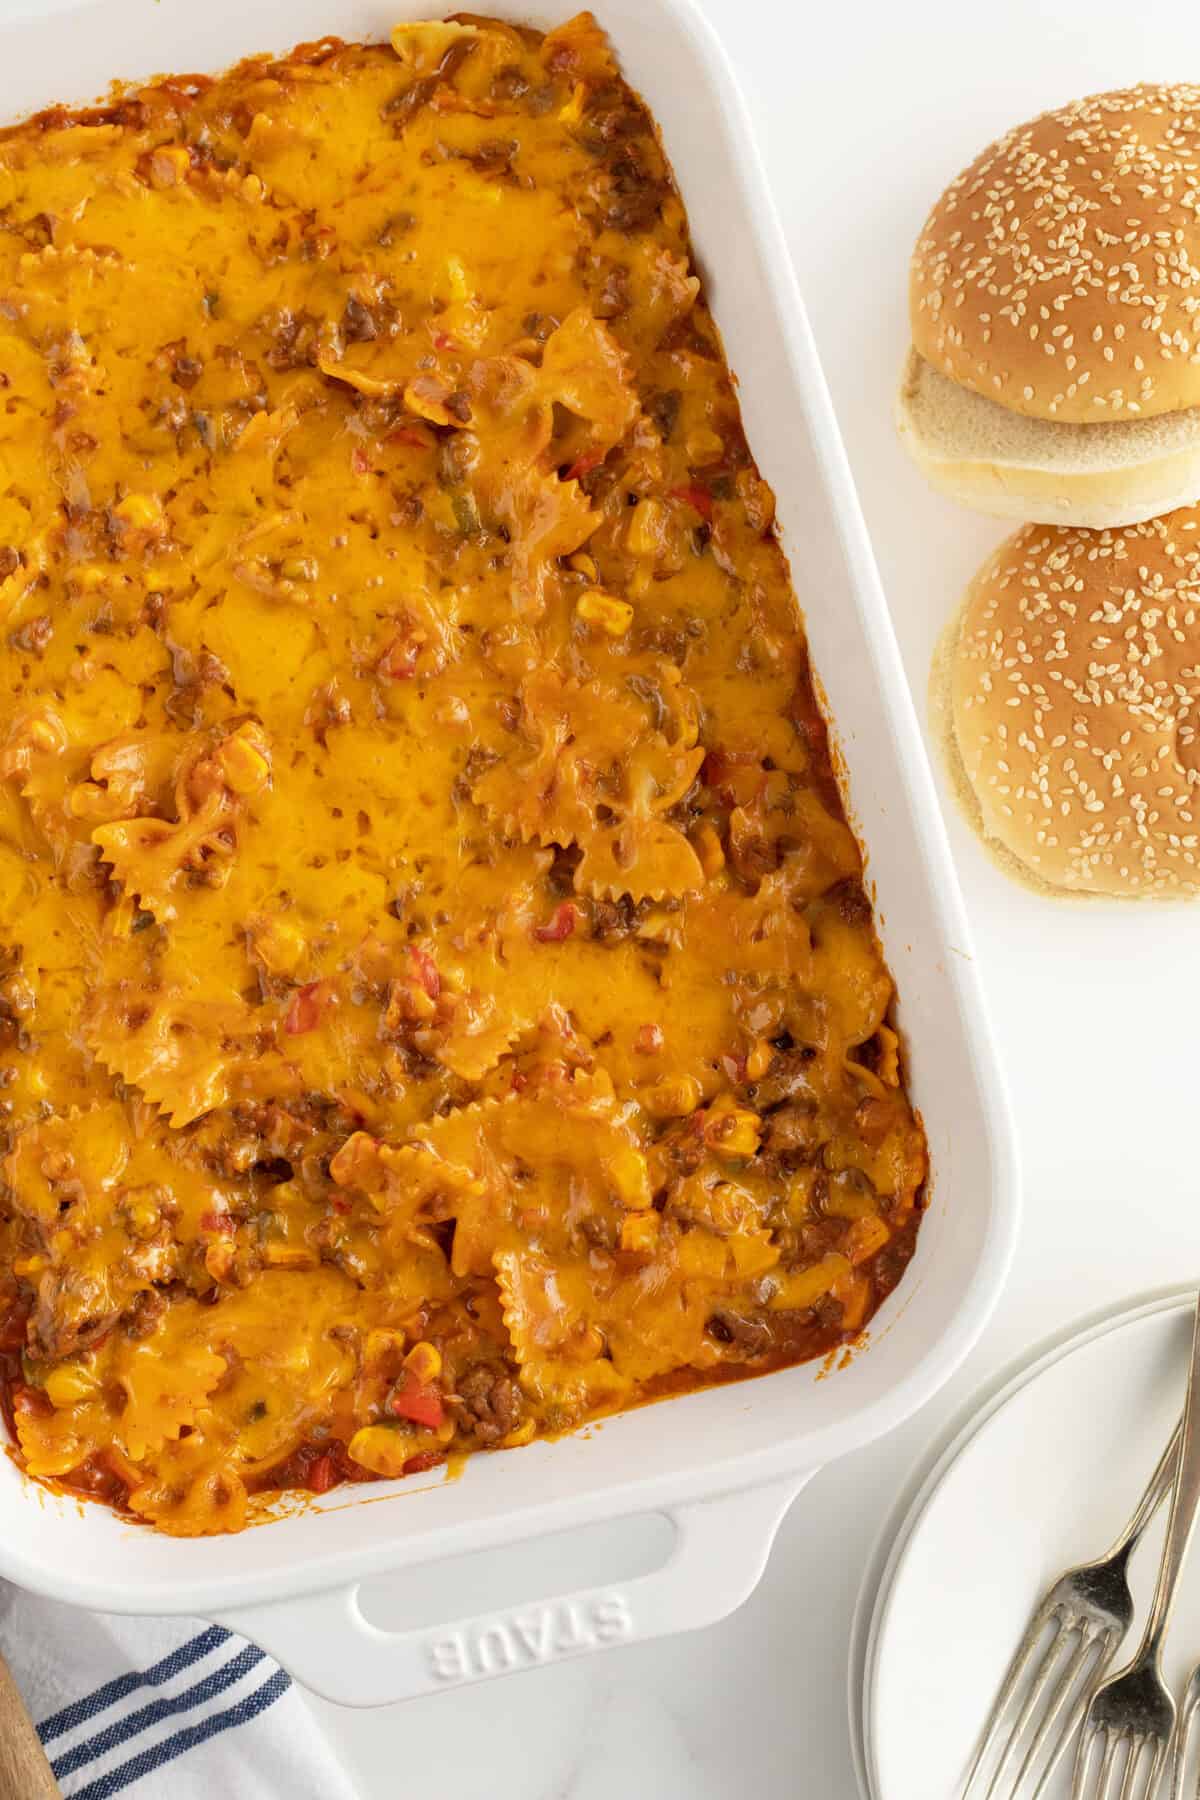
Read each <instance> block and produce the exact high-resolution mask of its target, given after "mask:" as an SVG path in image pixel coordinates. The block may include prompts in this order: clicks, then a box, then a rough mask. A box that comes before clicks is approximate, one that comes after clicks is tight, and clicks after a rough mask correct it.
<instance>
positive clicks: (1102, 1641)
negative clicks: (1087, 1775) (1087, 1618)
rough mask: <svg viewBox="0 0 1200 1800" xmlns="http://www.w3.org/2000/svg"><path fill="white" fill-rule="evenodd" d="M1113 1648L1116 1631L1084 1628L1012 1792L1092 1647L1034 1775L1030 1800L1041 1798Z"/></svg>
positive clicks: (1018, 1787) (1016, 1791)
mask: <svg viewBox="0 0 1200 1800" xmlns="http://www.w3.org/2000/svg"><path fill="white" fill-rule="evenodd" d="M1116 1648H1117V1637H1116V1633H1115V1632H1114V1631H1112V1630H1111V1629H1110V1630H1108V1631H1100V1632H1096V1633H1095V1634H1094V1635H1093V1636H1092V1637H1091V1638H1088V1637H1087V1635H1086V1630H1085V1632H1084V1634H1083V1636H1082V1639H1081V1642H1080V1646H1079V1649H1078V1650H1077V1651H1076V1653H1075V1655H1074V1656H1073V1657H1072V1659H1071V1663H1070V1665H1069V1666H1068V1671H1067V1674H1066V1675H1065V1676H1064V1677H1063V1680H1062V1682H1061V1683H1060V1684H1059V1689H1058V1692H1057V1693H1056V1694H1055V1696H1054V1700H1053V1702H1052V1704H1051V1705H1050V1707H1049V1708H1048V1709H1047V1712H1046V1716H1045V1718H1044V1719H1043V1720H1042V1723H1041V1725H1040V1726H1039V1727H1038V1731H1037V1733H1036V1735H1035V1737H1034V1739H1033V1742H1032V1743H1031V1744H1030V1746H1029V1748H1028V1750H1027V1751H1026V1752H1025V1759H1024V1761H1023V1762H1022V1764H1021V1767H1020V1769H1019V1771H1018V1773H1017V1779H1016V1780H1015V1781H1014V1783H1013V1790H1012V1791H1013V1793H1014V1794H1019V1793H1020V1791H1021V1784H1022V1783H1023V1782H1024V1780H1025V1778H1026V1776H1028V1775H1030V1774H1031V1773H1032V1771H1033V1767H1034V1764H1035V1761H1036V1758H1037V1756H1038V1754H1039V1752H1040V1751H1041V1748H1042V1746H1043V1745H1044V1743H1045V1741H1046V1739H1047V1737H1048V1736H1049V1734H1050V1730H1051V1727H1052V1726H1053V1724H1054V1721H1055V1719H1056V1718H1057V1716H1058V1714H1059V1712H1060V1711H1061V1710H1062V1708H1063V1706H1064V1705H1065V1703H1066V1700H1067V1697H1068V1695H1069V1693H1070V1688H1071V1683H1072V1681H1073V1680H1074V1679H1075V1677H1076V1676H1077V1675H1078V1673H1079V1671H1080V1670H1081V1669H1082V1668H1083V1667H1084V1666H1085V1665H1086V1662H1087V1658H1088V1656H1089V1655H1090V1654H1091V1652H1092V1651H1093V1650H1094V1651H1095V1652H1096V1655H1095V1658H1094V1660H1093V1662H1092V1666H1091V1668H1090V1669H1089V1670H1088V1671H1087V1673H1086V1674H1085V1675H1084V1677H1083V1679H1082V1681H1080V1683H1079V1687H1078V1690H1077V1692H1076V1695H1075V1700H1074V1704H1073V1705H1072V1706H1071V1708H1070V1710H1069V1712H1068V1713H1067V1716H1066V1718H1065V1719H1064V1720H1063V1723H1062V1725H1061V1727H1060V1729H1059V1734H1058V1741H1057V1742H1056V1744H1055V1745H1054V1748H1053V1749H1052V1750H1051V1752H1050V1754H1049V1756H1048V1757H1047V1759H1046V1762H1045V1765H1044V1766H1043V1769H1042V1773H1041V1775H1040V1776H1039V1778H1038V1784H1037V1786H1036V1787H1035V1788H1034V1790H1033V1793H1032V1795H1031V1796H1030V1800H1042V1795H1043V1794H1044V1793H1045V1791H1046V1789H1047V1788H1048V1787H1049V1785H1050V1782H1051V1780H1052V1779H1053V1776H1054V1771H1055V1770H1056V1769H1057V1768H1058V1765H1059V1763H1060V1762H1061V1761H1062V1758H1063V1753H1064V1752H1065V1751H1066V1750H1067V1749H1068V1748H1069V1747H1070V1743H1071V1739H1072V1738H1073V1737H1074V1736H1075V1733H1076V1732H1077V1731H1078V1730H1079V1726H1080V1723H1081V1721H1082V1719H1083V1715H1084V1713H1085V1712H1086V1711H1087V1707H1088V1701H1089V1700H1090V1699H1091V1697H1092V1694H1093V1692H1094V1690H1095V1688H1096V1685H1097V1683H1098V1682H1099V1680H1100V1677H1101V1675H1103V1673H1104V1671H1105V1669H1106V1668H1107V1667H1108V1665H1109V1663H1110V1662H1111V1661H1112V1658H1113V1655H1114V1653H1115V1651H1116ZM1197 1800H1200V1796H1197Z"/></svg>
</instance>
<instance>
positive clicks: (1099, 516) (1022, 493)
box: [896, 348, 1200, 530]
mask: <svg viewBox="0 0 1200 1800" xmlns="http://www.w3.org/2000/svg"><path fill="white" fill-rule="evenodd" d="M896 424H897V427H898V429H899V433H900V438H901V441H902V443H903V444H904V446H905V449H906V450H907V451H908V453H909V455H910V456H911V457H912V459H913V461H914V462H915V463H916V464H917V466H918V468H919V469H920V470H921V471H922V473H923V474H924V475H925V478H926V480H927V481H928V482H929V483H930V485H931V486H932V487H935V488H936V489H937V490H938V491H939V493H943V494H946V495H948V496H949V497H950V499H952V500H957V501H959V502H960V504H961V505H963V506H969V507H971V508H973V509H974V510H975V511H976V512H984V513H990V514H992V515H993V516H994V517H996V518H1000V519H1016V520H1021V521H1032V522H1033V523H1034V524H1038V525H1083V526H1089V527H1091V528H1093V529H1097V530H1103V529H1105V528H1108V527H1113V526H1120V525H1137V524H1140V523H1142V521H1144V520H1146V519H1153V518H1156V517H1157V516H1158V515H1159V514H1160V513H1165V512H1171V511H1173V510H1174V509H1175V508H1176V507H1178V506H1189V505H1191V504H1192V503H1193V502H1195V501H1196V500H1197V499H1200V407H1189V408H1187V409H1186V410H1185V411H1182V412H1175V413H1166V414H1164V415H1162V416H1160V417H1158V418H1151V419H1126V420H1121V421H1115V422H1114V421H1111V420H1110V421H1105V422H1100V423H1097V424H1095V425H1064V424H1059V423H1056V422H1055V421H1053V420H1045V419H1027V418H1025V416H1024V415H1023V414H1021V413H1016V412H1013V411H1012V410H1011V409H1010V408H1009V407H1007V406H1001V405H999V404H998V403H997V402H996V401H995V400H987V399H985V398H984V397H983V396H982V395H980V394H973V393H971V392H970V390H969V389H967V388H964V387H962V386H960V385H959V383H958V382H956V381H951V380H950V379H949V377H948V376H945V375H943V374H941V373H940V372H939V371H938V370H937V369H935V368H933V367H932V366H931V364H929V363H927V362H926V361H925V360H924V358H923V357H921V356H919V355H918V353H917V352H916V350H914V349H911V348H910V350H909V353H908V357H907V360H906V362H905V365H904V372H903V375H902V377H901V382H900V392H899V395H898V397H897V402H896Z"/></svg>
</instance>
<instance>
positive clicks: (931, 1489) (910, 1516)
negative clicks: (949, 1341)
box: [850, 1290, 1200, 1800]
mask: <svg viewBox="0 0 1200 1800" xmlns="http://www.w3.org/2000/svg"><path fill="white" fill-rule="evenodd" d="M1193 1292H1194V1290H1191V1291H1188V1290H1185V1291H1183V1292H1175V1293H1171V1294H1168V1295H1165V1296H1164V1295H1159V1296H1157V1297H1156V1298H1154V1299H1152V1300H1148V1301H1147V1300H1143V1301H1140V1302H1137V1303H1135V1304H1133V1305H1131V1306H1130V1307H1129V1308H1127V1309H1125V1310H1124V1311H1122V1312H1121V1313H1119V1314H1117V1315H1115V1316H1114V1315H1112V1314H1110V1315H1108V1317H1106V1318H1104V1319H1102V1320H1099V1321H1092V1322H1090V1323H1088V1324H1087V1325H1085V1326H1083V1327H1081V1328H1077V1329H1075V1330H1074V1331H1072V1332H1071V1333H1069V1334H1067V1335H1065V1336H1063V1337H1059V1338H1058V1339H1056V1340H1055V1341H1054V1342H1053V1343H1051V1344H1049V1345H1045V1344H1043V1345H1041V1346H1039V1348H1038V1350H1037V1351H1035V1352H1034V1353H1033V1355H1032V1357H1031V1358H1030V1359H1028V1360H1026V1361H1025V1362H1024V1364H1023V1365H1022V1366H1021V1367H1020V1368H1019V1369H1018V1370H1017V1371H1016V1372H1015V1373H1013V1372H1011V1371H1010V1372H1009V1374H1008V1375H1007V1376H1005V1377H1002V1378H1001V1379H1000V1380H999V1381H998V1382H997V1383H995V1384H993V1386H992V1387H991V1389H990V1390H988V1391H987V1392H985V1393H984V1394H982V1395H976V1396H975V1397H974V1398H973V1399H972V1401H971V1402H969V1404H968V1406H967V1408H966V1409H964V1415H963V1416H960V1419H959V1421H958V1427H957V1429H956V1430H953V1431H952V1433H951V1434H950V1437H949V1441H948V1443H947V1446H946V1447H945V1448H943V1449H941V1450H940V1451H937V1450H935V1451H934V1453H933V1455H932V1457H931V1458H930V1459H928V1460H927V1461H926V1462H925V1464H924V1465H923V1467H922V1468H921V1469H920V1470H919V1471H918V1472H917V1474H916V1475H915V1476H914V1478H913V1481H912V1482H911V1483H910V1484H909V1488H908V1491H907V1493H906V1495H905V1496H903V1497H902V1498H901V1501H900V1502H899V1504H898V1506H897V1507H896V1509H895V1511H894V1512H893V1515H892V1519H891V1521H889V1524H888V1526H887V1528H886V1529H885V1531H884V1533H883V1535H882V1537H881V1539H880V1542H879V1545H878V1547H877V1549H876V1552H875V1554H874V1556H873V1557H872V1559H871V1564H870V1566H869V1568H868V1570H867V1576H866V1580H865V1581H864V1584H863V1590H862V1594H861V1595H860V1599H859V1605H858V1612H857V1616H856V1619H855V1625H854V1632H853V1636H852V1640H851V1659H850V1713H851V1733H852V1737H853V1739H854V1751H855V1760H856V1765H857V1768H858V1774H859V1781H860V1785H861V1787H862V1791H863V1793H864V1795H866V1796H868V1800H953V1796H955V1795H957V1794H958V1793H959V1791H960V1786H961V1782H962V1778H963V1775H964V1774H965V1771H966V1769H967V1766H968V1765H969V1762H970V1759H971V1754H972V1752H973V1749H974V1745H975V1742H976V1740H977V1737H978V1733H979V1731H980V1728H981V1727H982V1724H983V1721H984V1719H985V1717H986V1715H987V1711H988V1708H989V1706H990V1704H991V1700H992V1697H993V1695H994V1694H995V1691H996V1689H997V1686H998V1684H999V1682H1000V1679H1001V1677H1002V1675H1003V1673H1004V1670H1005V1668H1006V1666H1007V1663H1008V1660H1009V1657H1010V1656H1011V1654H1012V1650H1013V1647H1014V1645H1015V1644H1016V1642H1017V1640H1018V1638H1019V1636H1020V1633H1021V1631H1022V1629H1023V1628H1024V1625H1025V1623H1026V1621H1027V1619H1028V1617H1029V1613H1030V1611H1031V1609H1032V1607H1033V1605H1034V1604H1035V1602H1036V1601H1037V1599H1038V1598H1039V1597H1040V1595H1041V1593H1042V1591H1043V1590H1044V1588H1045V1587H1046V1586H1047V1585H1048V1583H1049V1582H1050V1581H1051V1580H1052V1579H1053V1578H1054V1577H1055V1576H1056V1575H1058V1574H1060V1573H1061V1571H1062V1570H1063V1569H1064V1568H1066V1567H1067V1566H1068V1565H1069V1564H1070V1563H1072V1562H1078V1561H1081V1560H1083V1559H1084V1558H1086V1557H1090V1556H1096V1555H1100V1554H1102V1552H1103V1551H1104V1550H1105V1549H1106V1548H1107V1546H1108V1544H1109V1542H1110V1541H1111V1539H1112V1538H1113V1537H1114V1536H1115V1535H1116V1533H1117V1532H1118V1531H1119V1530H1120V1529H1121V1527H1122V1526H1123V1525H1124V1523H1125V1521H1126V1519H1127V1518H1128V1516H1129V1514H1130V1513H1131V1512H1132V1510H1133V1507H1134V1504H1135V1502H1136V1500H1137V1498H1138V1495H1139V1494H1140V1492H1141V1490H1142V1487H1143V1486H1144V1484H1145V1482H1146V1480H1147V1479H1148V1478H1149V1475H1150V1472H1151V1470H1152V1469H1153V1467H1154V1464H1155V1462H1156V1461H1157V1459H1158V1456H1159V1454H1160V1452H1161V1450H1162V1447H1163V1445H1164V1443H1165V1442H1166V1439H1167V1437H1168V1435H1169V1433H1170V1431H1171V1427H1172V1425H1173V1423H1174V1420H1175V1418H1176V1416H1177V1414H1178V1410H1179V1407H1180V1405H1181V1404H1182V1399H1183V1383H1184V1379H1185V1375H1186V1369H1187V1352H1188V1342H1189V1329H1190V1319H1191V1312H1190V1306H1191V1299H1192V1293H1193ZM943 1441H944V1442H945V1440H943ZM1164 1517H1165V1512H1164V1513H1160V1516H1159V1519H1158V1520H1157V1521H1156V1525H1155V1527H1154V1528H1152V1530H1151V1532H1150V1533H1149V1534H1148V1536H1147V1539H1146V1541H1145V1543H1144V1545H1143V1546H1142V1548H1141V1550H1140V1551H1139V1553H1138V1556H1137V1559H1136V1561H1135V1563H1134V1566H1133V1570H1132V1576H1131V1579H1132V1585H1133V1588H1134V1593H1135V1597H1136V1598H1137V1600H1138V1604H1139V1613H1138V1619H1137V1621H1136V1622H1135V1626H1134V1628H1133V1631H1132V1632H1131V1634H1130V1638H1129V1640H1128V1643H1127V1646H1126V1647H1127V1648H1131V1647H1132V1644H1133V1643H1134V1642H1135V1641H1136V1634H1137V1631H1138V1629H1139V1627H1140V1623H1141V1619H1142V1617H1143V1616H1144V1610H1145V1606H1146V1603H1147V1601H1148V1598H1149V1591H1150V1589H1151V1587H1152V1586H1153V1581H1154V1575H1155V1571H1156V1567H1157V1561H1158V1549H1159V1545H1160V1542H1161V1535H1162V1527H1163V1521H1164ZM1197 1658H1200V1579H1197V1577H1196V1576H1195V1575H1194V1574H1193V1575H1192V1576H1191V1577H1190V1578H1188V1577H1186V1576H1185V1584H1184V1588H1183V1591H1182V1592H1181V1594H1180V1598H1179V1604H1178V1608H1177V1611H1176V1616H1175V1622H1174V1625H1173V1628H1172V1632H1171V1637H1170V1640H1169V1642H1168V1645H1167V1652H1166V1658H1165V1663H1166V1672H1167V1676H1168V1679H1169V1680H1171V1681H1172V1682H1174V1683H1176V1684H1177V1685H1178V1684H1181V1683H1182V1681H1183V1679H1184V1678H1185V1676H1186V1674H1187V1671H1188V1669H1189V1668H1190V1667H1191V1666H1192V1664H1193V1663H1194V1662H1195V1661H1196V1660H1197ZM860 1698H861V1704H860ZM1060 1773H1061V1774H1062V1777H1063V1779H1062V1781H1061V1785H1060V1787H1059V1788H1058V1789H1056V1791H1055V1794H1054V1795H1053V1796H1052V1797H1051V1800H1060V1795H1064V1796H1065V1794H1066V1793H1067V1792H1068V1790H1069V1787H1070V1781H1069V1777H1068V1775H1067V1771H1066V1769H1065V1768H1064V1769H1063V1770H1062V1771H1061V1772H1060Z"/></svg>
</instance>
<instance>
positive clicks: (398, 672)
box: [375, 635, 421, 681]
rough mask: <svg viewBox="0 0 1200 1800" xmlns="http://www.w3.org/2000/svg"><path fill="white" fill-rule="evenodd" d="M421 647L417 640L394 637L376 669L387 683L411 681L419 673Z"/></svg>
mask: <svg viewBox="0 0 1200 1800" xmlns="http://www.w3.org/2000/svg"><path fill="white" fill-rule="evenodd" d="M420 654H421V646H420V644H418V643H417V641H416V639H415V638H410V637H404V636H403V635H401V636H399V637H394V638H393V639H392V640H391V642H390V643H389V644H388V646H387V648H386V649H385V650H384V652H383V655H382V656H381V657H380V658H379V661H378V662H377V663H376V665H375V667H376V669H377V670H378V671H379V673H380V675H382V676H383V679H384V680H385V681H411V680H412V678H413V676H414V675H415V674H416V672H417V658H418V657H419V656H420Z"/></svg>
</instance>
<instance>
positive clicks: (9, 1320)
mask: <svg viewBox="0 0 1200 1800" xmlns="http://www.w3.org/2000/svg"><path fill="white" fill-rule="evenodd" d="M28 1324H29V1318H28V1315H27V1314H26V1313H25V1312H24V1311H23V1310H22V1309H21V1307H19V1306H14V1307H10V1309H9V1311H8V1312H6V1313H5V1315H4V1318H3V1321H2V1322H0V1355H5V1354H9V1355H11V1354H12V1352H13V1351H16V1350H23V1349H24V1348H25V1337H26V1332H27V1328H28Z"/></svg>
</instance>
